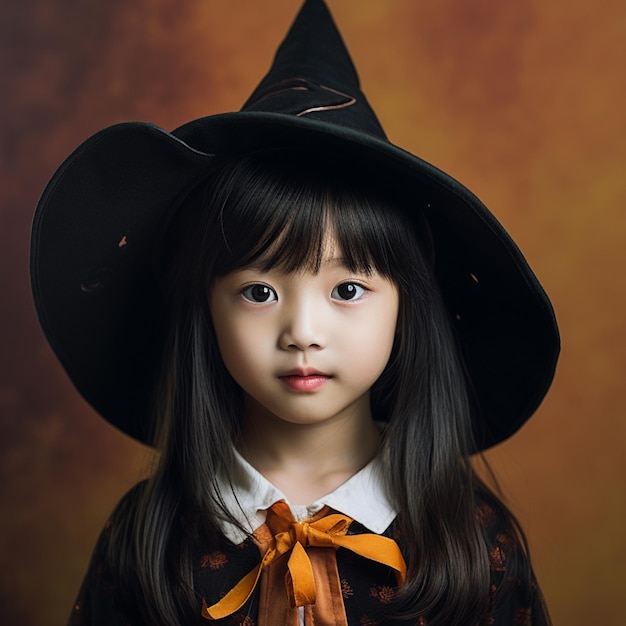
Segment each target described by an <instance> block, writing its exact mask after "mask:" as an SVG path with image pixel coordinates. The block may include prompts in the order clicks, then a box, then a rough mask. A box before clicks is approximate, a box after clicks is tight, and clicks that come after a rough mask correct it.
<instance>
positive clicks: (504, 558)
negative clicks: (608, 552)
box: [69, 503, 549, 626]
mask: <svg viewBox="0 0 626 626" xmlns="http://www.w3.org/2000/svg"><path fill="white" fill-rule="evenodd" d="M476 519H477V521H478V522H479V524H480V525H481V526H482V527H483V528H484V529H485V530H486V532H487V536H488V537H489V539H490V543H489V561H490V569H491V594H492V609H491V611H490V612H489V614H487V615H485V616H484V617H483V619H482V620H481V622H480V626H531V625H532V626H546V625H547V624H549V618H548V617H547V612H546V610H545V607H544V604H543V600H542V596H541V592H540V591H539V589H538V588H537V585H536V583H535V581H534V577H533V578H532V580H531V585H530V588H529V589H528V588H527V585H521V584H520V583H519V581H517V580H512V579H511V577H510V576H508V572H507V567H508V564H509V563H510V562H511V561H512V560H513V559H515V558H523V559H525V556H524V554H523V551H522V550H521V548H520V546H519V543H518V540H517V539H516V538H514V535H513V533H512V532H511V531H510V530H509V529H507V528H506V527H505V526H503V524H502V520H501V518H500V517H499V515H498V514H497V512H496V509H495V508H494V507H492V506H490V505H489V504H486V503H482V504H479V506H478V507H477V511H476ZM115 523H116V520H115V514H114V515H113V517H112V518H111V519H110V520H109V522H107V524H106V526H105V529H104V531H103V533H102V535H101V537H100V539H99V541H98V543H97V545H96V548H95V551H94V554H93V557H92V560H91V563H90V566H89V569H88V572H87V575H86V577H85V580H84V582H83V585H82V587H81V590H80V593H79V596H78V598H77V600H76V602H75V604H74V607H73V610H72V613H71V616H70V620H69V626H148V625H147V624H144V622H143V621H140V620H137V619H130V618H129V617H128V615H127V614H126V613H125V612H124V610H123V608H122V607H121V606H120V603H119V594H118V592H117V591H118V590H117V588H116V586H115V584H114V582H113V577H112V576H111V573H110V572H109V571H108V570H107V568H106V565H105V554H106V549H107V543H108V539H109V536H110V533H111V529H112V526H113V524H115ZM365 532H369V531H368V530H367V529H365V528H364V527H363V526H360V525H359V524H358V523H357V522H353V523H352V524H351V526H350V528H349V531H348V534H361V533H365ZM383 534H384V535H385V536H387V537H391V538H393V537H394V523H392V524H391V526H390V527H389V528H388V529H387V530H386V531H385V533H383ZM395 538H396V539H398V537H395ZM399 543H400V545H401V540H399ZM260 559H261V554H260V551H259V547H258V545H257V543H255V542H254V541H253V540H251V539H246V540H245V541H243V542H242V543H240V544H239V545H234V544H232V543H231V542H230V541H228V540H227V539H224V541H223V542H222V545H221V546H220V547H219V549H212V550H209V551H205V550H202V548H201V547H198V549H197V551H196V552H195V555H194V588H195V591H196V593H197V596H198V611H197V615H198V618H197V622H195V623H194V626H208V624H210V623H211V622H209V621H207V619H206V618H204V617H203V616H202V615H201V612H202V601H204V602H205V603H206V605H208V606H211V605H212V604H214V603H216V602H217V601H219V600H220V599H221V598H222V597H223V596H224V595H225V594H226V593H227V592H228V591H229V590H230V589H232V588H233V587H234V586H235V585H236V584H237V583H238V582H239V580H240V579H241V578H242V577H244V576H245V575H246V574H247V573H248V572H250V571H251V570H253V569H254V568H255V567H256V566H257V565H258V564H259V562H260ZM336 562H337V572H338V576H339V581H340V589H341V600H342V602H343V609H344V610H345V622H344V623H347V624H348V626H384V625H385V624H391V623H396V622H390V621H389V620H385V618H384V614H385V608H387V607H388V606H389V604H390V602H391V601H392V600H393V598H394V594H395V592H396V589H397V586H396V585H397V583H396V577H395V574H394V572H393V570H391V569H390V568H389V567H387V566H384V565H381V564H379V563H376V562H373V561H370V560H367V559H364V558H363V557H360V556H358V555H356V554H354V553H353V552H350V551H349V550H346V549H343V548H339V549H338V550H337V551H336ZM503 584H506V588H507V591H506V593H505V594H501V593H499V590H500V589H501V587H502V586H503ZM264 593H265V592H264V591H263V585H262V584H260V585H258V586H257V587H256V589H255V591H254V593H253V594H252V596H251V597H250V599H249V600H248V601H247V602H246V603H245V604H244V606H243V607H241V609H240V610H238V611H237V612H236V613H234V614H232V615H230V616H228V617H225V618H222V619H218V620H215V621H214V623H215V624H220V625H222V624H223V625H225V626H257V624H258V621H257V620H258V616H259V611H260V610H261V611H265V613H264V614H265V616H266V617H265V624H266V626H268V624H272V626H274V625H275V626H283V625H282V624H281V620H280V619H279V620H278V621H273V620H272V615H273V614H272V607H271V606H270V607H267V606H263V600H262V598H263V597H264ZM306 608H307V607H305V609H306ZM342 620H343V618H342ZM262 621H263V620H262ZM307 623H309V622H308V619H307ZM415 624H416V626H428V624H427V621H426V620H425V619H423V618H422V619H419V620H417V621H416V622H415ZM172 626H175V625H172ZM468 626H469V625H468Z"/></svg>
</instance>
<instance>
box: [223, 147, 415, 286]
mask: <svg viewBox="0 0 626 626" xmlns="http://www.w3.org/2000/svg"><path fill="white" fill-rule="evenodd" d="M219 178H220V179H221V180H220V181H219V184H218V185H217V186H216V188H218V189H220V190H221V192H220V196H221V197H219V198H215V197H214V198H213V199H212V203H213V204H214V206H216V207H217V209H218V211H219V214H218V219H217V222H218V224H219V229H218V230H219V232H218V233H216V235H217V236H218V238H219V240H218V241H215V242H214V243H215V244H216V245H215V246H212V247H213V248H214V250H215V254H216V256H215V257H214V259H215V265H214V275H216V276H220V275H225V274H228V273H229V272H231V271H234V270H236V269H239V268H242V267H247V266H255V267H258V268H259V269H261V270H262V271H268V270H270V269H274V268H278V269H280V270H281V271H284V272H288V273H290V272H298V271H312V272H317V271H319V268H320V265H321V263H322V260H323V257H324V255H325V253H326V252H327V250H328V247H329V246H331V247H334V248H335V250H334V252H335V253H336V255H337V256H341V257H342V259H343V261H344V263H345V265H346V267H348V269H349V270H350V271H353V272H365V273H371V272H372V271H377V272H379V273H380V274H382V275H384V276H386V277H389V278H392V277H397V276H398V274H399V273H402V272H401V269H402V267H403V265H404V263H403V262H402V259H406V258H407V250H408V249H409V248H410V247H412V246H413V245H414V243H413V240H412V239H411V237H410V235H409V232H410V230H411V229H412V226H411V225H410V224H409V223H408V219H407V218H406V217H405V216H404V215H403V213H402V212H401V211H400V210H398V209H397V208H396V207H395V206H394V205H393V204H390V203H389V201H388V200H383V198H382V197H381V195H379V194H377V193H373V190H372V189H371V188H370V187H369V186H367V185H363V181H362V180H360V181H356V180H354V181H352V180H351V177H346V176H345V171H344V172H343V173H342V177H341V178H340V177H339V176H338V174H337V168H336V167H335V166H334V165H333V163H332V162H329V161H328V160H326V161H318V160H316V159H311V158H310V157H306V158H305V155H302V154H300V153H299V152H296V154H295V155H294V154H293V153H288V154H287V155H285V154H278V153H276V154H270V155H267V154H265V155H263V158H259V155H251V156H249V157H247V158H243V159H239V160H237V161H236V162H235V163H233V165H232V168H227V169H226V170H224V171H223V172H222V173H221V176H220V177H219ZM399 243H400V245H398V244H399Z"/></svg>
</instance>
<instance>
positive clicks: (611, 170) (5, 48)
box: [0, 0, 626, 626]
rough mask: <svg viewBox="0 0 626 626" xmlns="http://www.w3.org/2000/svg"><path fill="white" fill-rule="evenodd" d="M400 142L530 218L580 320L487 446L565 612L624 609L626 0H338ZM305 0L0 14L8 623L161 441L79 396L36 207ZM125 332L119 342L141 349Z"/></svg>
mask: <svg viewBox="0 0 626 626" xmlns="http://www.w3.org/2000/svg"><path fill="white" fill-rule="evenodd" d="M329 2H330V6H331V9H332V11H333V13H334V15H335V18H336V20H337V22H338V23H339V25H340V27H341V29H342V31H343V33H344V36H345V39H346V41H347V43H348V46H349V47H350V49H351V52H352V54H353V56H354V58H355V60H356V63H357V67H358V68H359V71H360V74H361V79H362V83H363V87H364V91H365V93H366V94H367V96H368V98H369V100H370V101H371V103H372V104H373V106H374V108H375V109H376V111H377V112H378V114H379V117H380V118H381V120H382V122H383V125H384V126H385V129H386V130H387V132H388V134H389V136H390V138H391V139H392V141H394V142H395V143H397V144H399V145H401V146H402V147H405V148H407V149H409V150H411V151H412V152H414V153H417V154H419V155H420V156H422V157H424V158H426V159H427V160H429V161H431V162H433V163H434V164H435V165H438V166H439V167H442V168H443V169H445V170H446V171H448V172H450V173H453V174H454V175H455V176H456V177H457V178H459V179H460V180H461V181H462V182H464V183H465V184H466V185H468V186H469V187H470V188H471V189H472V190H474V191H475V192H476V193H477V194H478V195H479V197H481V198H482V199H483V200H484V201H485V203H486V204H487V206H489V207H491V208H492V210H493V211H494V213H495V214H496V216H497V217H498V218H499V219H500V220H501V221H502V222H503V224H504V225H505V227H507V229H509V231H510V232H511V233H512V235H513V237H514V238H515V239H516V241H517V242H518V244H519V245H520V247H521V248H522V250H523V251H524V252H525V254H526V256H527V258H528V259H529V261H530V263H531V265H532V266H533V268H534V269H535V271H536V273H537V274H538V276H539V278H540V279H541V281H542V282H543V284H544V286H545V288H546V290H547V291H548V293H549V294H550V295H551V297H552V299H553V302H554V305H555V308H556V312H557V316H558V319H559V322H560V328H561V332H562V337H563V354H562V358H561V361H560V364H559V368H558V371H557V377H556V380H555V383H554V385H553V388H552V391H551V393H550V394H549V396H548V398H547V400H546V401H545V402H544V404H543V405H542V407H541V408H540V410H539V411H538V413H537V415H536V416H535V418H534V419H533V420H531V422H530V423H529V424H528V425H527V426H526V427H525V428H524V429H523V430H522V431H521V432H520V433H519V434H518V435H517V436H516V437H514V438H513V439H512V440H510V441H509V442H506V443H505V444H503V445H501V446H499V447H498V448H497V449H495V450H493V451H492V452H491V453H490V454H489V458H490V459H491V461H492V463H493V464H494V466H495V468H496V470H497V471H498V472H499V474H500V478H501V482H502V484H503V487H504V489H505V490H506V491H507V493H508V494H509V501H510V503H511V506H512V507H513V509H514V510H515V511H516V512H517V513H518V515H519V516H520V518H521V519H522V521H523V523H524V524H525V527H526V530H527V532H528V536H529V539H530V543H531V548H532V551H533V555H534V561H535V568H536V570H537V574H538V576H539V578H540V581H541V583H542V587H543V589H544V592H545V595H546V598H547V601H548V604H549V606H550V608H551V612H552V615H553V619H554V622H555V624H556V625H557V626H558V625H560V624H567V625H568V626H578V625H580V626H582V625H587V624H602V625H603V626H613V625H614V626H618V625H621V624H623V623H624V619H625V618H624V617H623V613H624V611H623V605H624V593H625V591H626V568H625V563H626V532H625V530H626V417H625V413H626V411H625V409H626V393H625V392H626V388H625V385H624V380H623V379H624V372H625V371H626V334H625V333H624V323H625V322H624V318H625V314H626V310H625V306H624V305H625V304H626V294H625V289H624V286H625V281H624V272H625V270H626V237H625V235H626V212H625V208H626V174H625V171H626V147H625V146H626V127H625V111H626V79H625V76H626V73H625V71H624V66H625V62H626V54H625V47H624V46H625V42H626V4H625V3H623V2H622V1H621V0H620V1H618V0H602V1H601V2H598V3H590V2H588V0H567V1H566V0H557V1H554V2H545V1H543V0H516V1H511V2H503V1H501V0H386V1H384V0H329ZM299 4H300V1H299V0H263V1H262V2H261V1H259V0H228V1H224V0H132V1H129V0H106V1H105V0H20V2H11V1H10V0H4V1H3V2H2V3H1V13H0V46H1V54H0V76H1V77H2V83H1V84H2V89H1V95H0V107H1V108H0V111H1V115H0V132H1V137H0V140H1V141H0V158H1V166H0V168H1V169H0V255H1V271H0V294H1V295H0V412H1V421H0V481H1V482H0V563H1V567H0V624H3V625H5V624H6V625H7V626H13V625H16V626H17V625H20V626H40V625H41V626H43V625H53V626H54V625H57V624H63V623H64V621H65V619H66V616H67V615H68V613H69V610H70V607H71V605H72V601H73V598H74V596H75V594H76V591H77V589H78V586H79V584H80V581H81V579H82V576H83V573H84V571H85V568H86V566H87V561H88V558H89V554H90V551H91V548H92V547H93V544H94V541H95V539H96V537H97V535H98V533H99V530H100V528H101V526H102V524H103V522H104V520H105V518H106V516H107V513H108V512H109V511H110V510H111V509H112V507H113V506H114V504H115V502H116V501H117V499H118V498H119V497H120V496H121V495H122V493H124V492H125V490H126V489H128V487H129V486H130V485H132V484H133V483H134V482H135V481H136V480H138V479H139V478H140V477H141V476H143V475H144V474H145V472H146V471H147V467H148V462H149V455H148V451H147V450H146V449H144V448H142V447H140V446H139V445H137V444H135V443H134V442H132V441H130V440H129V439H128V438H126V437H125V436H123V435H121V434H120V433H118V432H116V431H114V430H113V429H112V428H111V427H109V426H108V425H107V424H106V423H105V422H104V421H103V420H101V419H100V418H99V417H98V416H96V415H95V414H94V413H93V411H92V410H91V409H90V408H89V407H88V406H87V405H86V404H85V403H84V402H83V401H82V400H81V399H80V398H79V397H78V396H77V395H76V393H75V392H74V390H73V388H72V386H71V384H70V383H69V382H68V380H67V379H66V377H65V375H64V373H63V372H62V370H61V369H60V367H59V365H58V364H57V363H56V361H55V359H54V357H53V355H52V353H51V351H50V350H49V348H48V346H47V344H46V343H45V340H44V338H43V336H42V334H41V332H40V330H39V327H38V325H37V322H36V319H35V314H34V312H33V308H32V304H31V300H30V292H29V286H28V276H27V263H28V237H29V226H30V220H31V216H32V212H33V209H34V206H35V203H36V201H37V198H38V196H39V194H40V192H41V190H42V189H43V186H44V185H45V183H46V181H47V179H48V178H49V176H50V175H51V174H52V172H53V170H54V169H55V168H56V167H57V166H58V165H59V164H60V162H61V160H62V159H64V158H65V156H67V154H69V152H70V151H71V150H72V149H73V148H74V147H75V146H76V145H78V143H80V142H81V141H82V140H83V139H85V138H86V137H87V136H89V135H90V134H92V133H94V132H95V131H97V130H98V129H100V128H101V127H103V126H106V125H109V124H113V123H115V122H119V121H125V120H131V119H137V120H146V121H153V122H155V123H157V124H158V125H160V126H162V127H164V128H168V129H171V128H174V127H176V126H178V125H179V124H182V123H183V122H185V121H188V120H190V119H193V118H195V117H200V116H202V115H206V114H211V113H218V112H223V111H228V110H235V109H237V108H239V106H240V105H241V104H242V103H243V101H244V100H245V99H246V97H247V96H248V94H249V93H250V92H251V90H252V88H253V87H254V86H255V84H256V81H257V80H258V79H259V78H260V77H261V75H262V74H263V73H264V72H265V70H266V69H267V67H268V65H269V63H270V60H271V56H272V54H273V52H274V49H275V47H276V45H277V44H278V43H279V41H280V39H281V38H282V36H283V34H284V33H285V31H286V29H287V27H288V25H289V24H290V22H291V20H292V18H293V16H294V15H295V13H296V11H297V9H298V7H299ZM123 349H124V346H120V350H123Z"/></svg>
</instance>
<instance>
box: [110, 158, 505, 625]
mask: <svg viewBox="0 0 626 626" xmlns="http://www.w3.org/2000/svg"><path fill="white" fill-rule="evenodd" d="M422 201H423V199H421V198H420V197H419V193H418V192H413V193H412V194H411V195H410V196H409V197H407V196H406V195H402V194H400V193H399V192H396V191H394V190H393V188H392V189H389V188H388V187H387V186H386V183H385V181H381V180H378V175H377V172H373V171H368V170H366V169H364V168H363V167H361V166H359V165H358V164H352V166H350V167H348V166H347V165H346V163H345V162H342V161H341V160H340V159H337V158H331V157H330V156H329V155H324V154H318V153H315V152H311V151H304V150H290V151H275V152H265V153H259V154H250V155H246V156H243V157H241V156H240V157H236V158H235V157H233V158H223V159H216V160H215V164H214V165H213V167H212V168H211V170H210V171H209V172H207V176H206V178H205V179H204V180H202V181H200V182H199V183H198V184H197V185H196V186H195V188H194V189H193V190H191V191H190V192H189V193H188V194H187V195H186V197H185V198H184V199H183V200H182V201H181V203H180V205H179V206H177V207H176V209H175V210H174V211H173V213H172V217H171V220H170V221H168V222H167V224H166V225H165V227H164V236H163V239H162V242H161V244H160V245H159V246H158V248H157V249H158V255H157V257H156V259H155V268H156V269H155V274H156V275H157V277H158V281H159V284H160V285H161V288H162V294H163V311H164V312H165V316H164V320H163V326H164V336H165V339H164V345H163V359H162V362H163V368H162V372H161V376H160V379H159V384H158V388H157V391H156V393H155V414H156V418H157V419H156V423H157V425H158V428H157V431H156V433H155V441H156V443H157V447H158V448H159V450H160V461H159V463H158V466H157V469H156V471H155V473H154V475H153V476H152V477H151V479H150V480H149V481H148V482H147V483H146V484H145V485H143V486H142V488H141V489H140V493H139V494H138V498H137V503H136V505H133V511H132V514H131V513H129V514H128V515H126V516H121V517H122V519H123V523H122V524H120V525H118V526H117V527H116V529H115V530H114V534H113V539H112V543H111V550H110V555H111V556H110V560H111V561H112V562H113V563H112V566H113V567H114V568H115V571H116V572H117V573H118V580H119V586H120V588H123V589H125V590H126V592H127V594H128V597H129V604H131V603H132V604H133V605H134V606H135V610H136V612H137V614H138V615H139V616H141V619H143V620H145V622H146V623H151V624H154V625H155V626H157V625H163V626H165V625H171V624H178V623H181V624H184V623H187V622H189V623H191V622H193V621H194V620H195V619H197V615H198V611H199V605H198V599H197V598H196V596H195V594H194V591H193V577H192V565H191V553H192V547H193V545H194V543H195V542H197V541H203V542H204V545H211V543H212V542H213V543H216V542H217V539H216V538H221V533H220V526H219V522H220V520H228V521H230V522H231V523H234V524H236V523H237V522H236V521H235V519H234V518H233V517H232V515H231V513H230V512H229V511H228V510H227V508H226V507H225V506H224V503H223V499H222V494H221V493H220V490H219V488H218V483H219V482H220V479H221V483H222V484H224V483H225V484H228V483H229V476H230V472H231V471H232V467H233V445H234V444H236V442H237V437H238V433H239V425H240V424H239V423H240V416H241V409H242V393H241V391H240V389H239V388H238V386H237V385H236V383H235V382H234V381H233V379H232V378H231V377H230V375H229V374H228V372H227V371H226V369H225V367H224V364H223V363H222V359H221V356H220V354H219V350H218V347H217V343H216V338H215V333H214V331H213V326H212V322H211V318H210V314H209V310H208V297H209V293H210V289H211V285H212V282H213V281H214V280H215V279H216V278H218V277H220V276H224V275H226V274H228V273H229V272H231V271H233V270H235V269H238V268H241V267H244V266H246V265H248V264H251V263H255V264H260V265H261V266H262V267H264V268H265V269H269V268H272V267H278V268H280V269H282V270H284V271H287V272H291V271H296V270H300V269H303V268H304V269H308V270H311V271H317V270H318V269H319V266H320V262H321V260H322V255H323V251H324V241H325V237H326V236H327V233H328V232H329V229H332V232H333V235H334V236H335V237H336V241H337V244H338V246H339V247H340V249H341V252H342V257H343V258H344V259H345V263H346V265H347V267H348V268H349V269H350V270H351V271H365V272H368V271H371V270H374V269H375V270H376V271H377V272H378V273H380V274H382V275H383V276H385V277H387V278H389V279H390V280H392V281H393V282H394V284H395V285H396V287H397V289H398V291H399V294H400V310H399V316H398V325H397V332H396V339H395V342H394V346H393V349H392V354H391V357H390V359H389V362H388V364H387V367H386V369H385V371H384V372H383V374H382V375H381V377H380V378H379V380H378V381H377V382H376V383H375V385H374V387H373V388H372V392H371V404H372V414H373V416H374V418H375V419H377V420H382V421H385V422H387V426H386V428H385V430H384V434H383V439H382V444H381V449H380V452H379V455H380V459H381V462H382V464H383V467H384V469H385V477H386V478H385V479H386V481H387V483H388V491H389V495H390V498H391V500H392V501H393V502H394V504H395V506H396V507H397V508H398V510H399V511H400V514H399V515H398V519H397V522H396V524H397V527H396V528H397V532H398V535H399V537H400V541H401V542H402V546H403V551H404V555H405V559H406V561H407V564H408V575H407V581H406V583H405V585H404V586H403V587H402V589H401V590H400V591H399V593H398V594H397V598H396V602H395V603H394V604H393V606H392V607H391V609H392V611H394V615H395V617H396V618H398V619H400V618H402V619H406V620H411V621H412V622H413V623H415V622H416V621H417V619H418V618H419V617H420V616H421V617H425V618H426V619H427V622H428V624H429V626H438V625H442V624H446V625H448V626H449V625H454V624H459V625H460V624H464V625H466V624H474V623H477V622H478V621H479V619H480V618H481V616H483V615H484V614H485V613H486V612H487V610H488V608H489V585H490V579H489V560H488V548H487V545H486V539H485V536H484V534H483V532H482V530H481V527H480V524H479V523H477V520H476V506H477V504H476V498H477V496H476V494H477V492H481V493H483V494H488V491H487V489H486V487H485V486H484V485H482V483H480V481H479V480H478V479H477V478H476V476H475V473H474V471H473V470H472V466H471V463H470V461H469V455H470V454H471V452H472V451H473V450H474V442H473V440H472V423H471V415H470V408H469V401H468V397H467V383H466V377H465V374H464V371H463V365H462V363H461V361H460V358H459V351H458V349H457V346H456V339H455V336H454V331H453V329H452V323H451V321H450V320H449V316H448V313H447V312H446V309H445V307H444V304H443V302H442V299H441V296H440V293H439V290H438V287H437V283H436V280H435V278H434V272H433V267H432V263H433V256H434V255H433V251H432V250H431V248H430V246H431V241H430V235H429V230H428V225H427V222H426V220H425V219H424V218H423V217H422V216H421V213H420V205H421V203H422ZM489 498H490V499H491V500H492V501H493V502H496V503H497V502H498V501H497V499H496V498H492V497H491V496H489ZM500 510H501V511H503V512H504V513H503V514H504V515H505V517H506V519H507V520H508V521H509V522H510V524H511V525H512V527H516V526H515V522H514V521H513V518H512V516H510V514H509V513H508V512H507V510H506V508H504V507H503V506H501V507H500Z"/></svg>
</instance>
